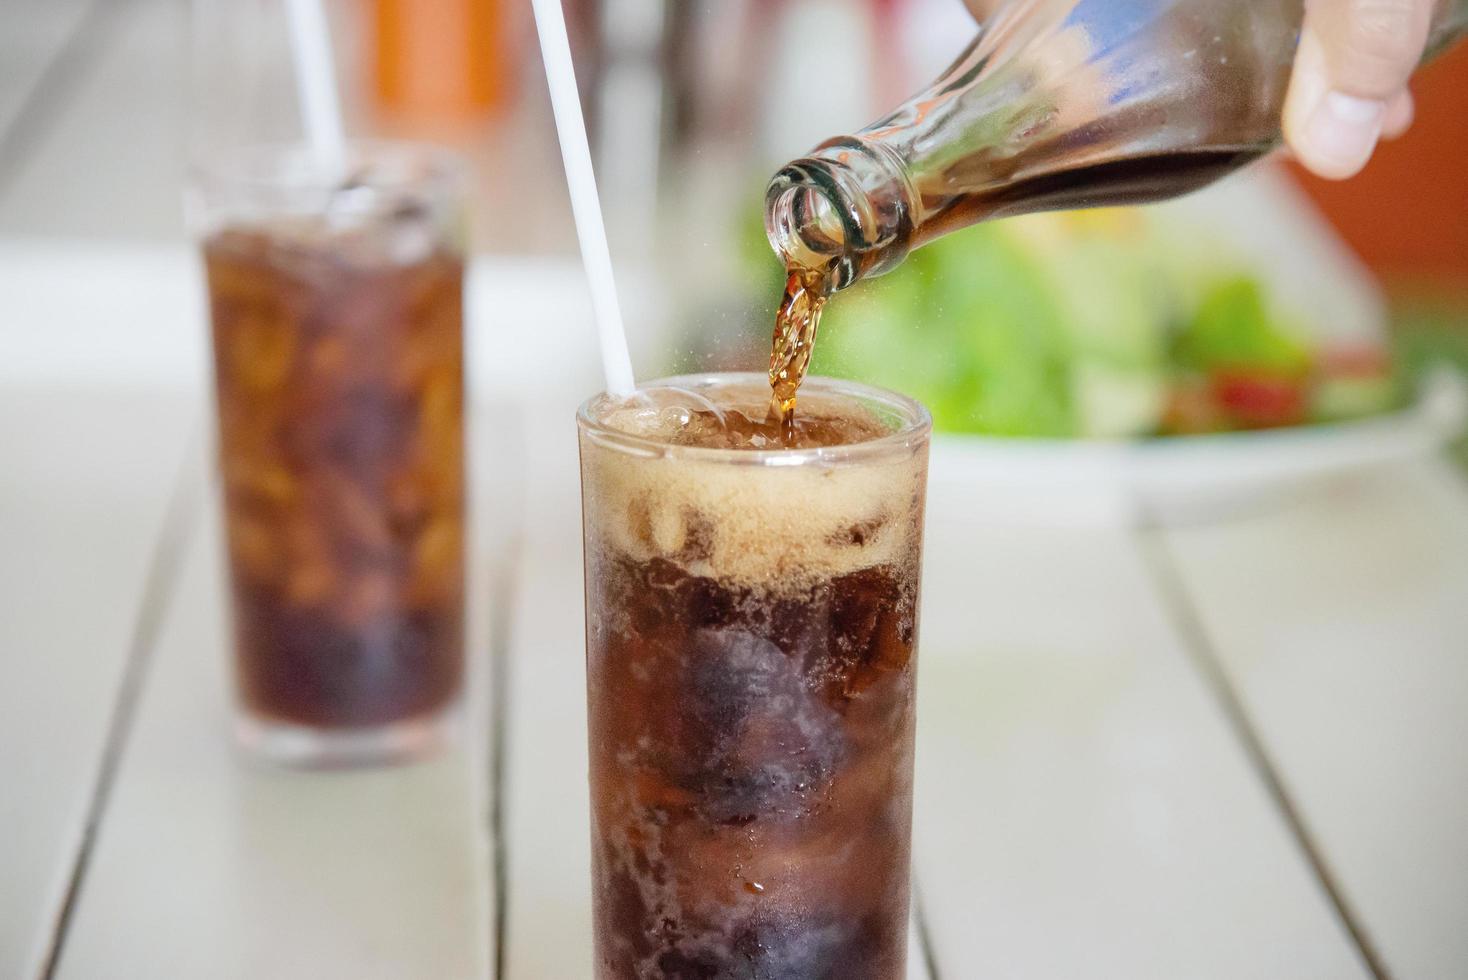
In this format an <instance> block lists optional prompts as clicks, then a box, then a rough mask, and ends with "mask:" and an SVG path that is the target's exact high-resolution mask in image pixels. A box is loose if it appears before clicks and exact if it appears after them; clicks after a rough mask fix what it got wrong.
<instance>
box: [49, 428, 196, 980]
mask: <svg viewBox="0 0 1468 980" xmlns="http://www.w3.org/2000/svg"><path fill="white" fill-rule="evenodd" d="M202 452H203V448H202V442H201V440H200V439H198V438H197V437H196V438H193V439H191V440H190V448H189V449H188V451H187V452H186V453H185V454H184V458H183V460H182V462H181V463H180V465H179V468H178V472H177V474H176V475H175V477H174V480H173V490H172V491H171V492H170V494H169V499H168V506H167V510H166V511H165V513H164V517H163V525H162V527H161V529H160V530H159V534H158V540H157V542H156V543H155V544H154V546H153V551H152V553H151V554H150V555H149V557H148V570H147V573H146V576H145V579H144V585H143V595H142V600H141V602H139V604H138V615H137V618H136V619H135V620H134V622H133V629H132V635H131V636H130V637H129V640H128V649H127V659H126V662H125V664H124V667H123V672H122V678H121V680H120V681H119V683H118V687H117V696H116V697H115V698H114V699H113V702H112V711H111V717H110V718H109V720H108V724H107V735H106V741H105V743H104V744H103V746H102V757H101V760H100V763H99V765H98V768H97V775H96V779H95V780H94V782H93V784H92V792H91V794H90V796H89V797H88V801H87V809H86V816H85V819H84V820H83V823H82V831H81V836H80V839H79V840H78V841H77V846H76V856H75V857H74V858H73V860H72V865H71V872H70V874H69V875H68V876H67V881H66V887H65V890H64V892H63V894H62V899H61V905H60V907H59V908H58V909H57V910H56V914H55V917H54V918H53V920H52V926H51V939H50V942H49V943H47V945H46V951H45V954H44V956H43V957H42V960H41V964H40V967H39V969H38V970H37V972H36V977H37V978H38V980H53V978H54V977H55V976H56V970H57V968H58V967H59V966H60V963H61V956H62V953H63V952H64V951H65V946H66V937H67V932H68V930H69V929H70V927H71V922H72V917H73V915H74V913H75V911H76V907H77V901H78V900H79V899H80V897H81V892H82V888H83V887H84V886H85V885H86V877H87V868H88V866H89V864H90V862H91V857H92V852H93V850H94V849H95V847H96V844H97V835H98V832H99V831H100V829H101V826H102V820H103V817H104V816H105V815H106V812H107V803H108V800H109V799H110V797H111V795H112V789H113V786H114V785H115V783H116V780H117V772H118V769H119V767H120V766H121V764H122V758H123V754H124V752H125V750H126V748H127V742H128V736H129V734H130V733H131V731H132V728H133V722H134V721H135V720H136V717H137V710H138V703H139V701H140V700H141V699H142V694H143V688H144V687H145V686H146V684H147V682H148V677H149V674H150V670H151V667H152V664H153V654H154V651H155V649H156V647H157V642H158V633H159V629H160V628H161V626H162V624H163V619H164V615H165V613H166V612H167V611H168V607H169V604H170V601H171V600H172V598H173V596H174V594H175V593H176V592H177V590H178V585H179V574H180V572H181V571H182V567H183V560H184V555H185V553H186V550H187V547H188V544H189V541H190V540H191V539H192V537H193V535H194V534H195V533H197V531H198V529H199V525H200V520H201V518H202V516H203V508H204V492H203V491H204V481H201V480H200V479H199V473H200V472H201V470H202V463H201V459H200V455H201V453H202Z"/></svg>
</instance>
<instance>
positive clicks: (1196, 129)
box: [765, 0, 1468, 293]
mask: <svg viewBox="0 0 1468 980" xmlns="http://www.w3.org/2000/svg"><path fill="white" fill-rule="evenodd" d="M1303 19H1304V0H1013V2H1011V3H1009V4H1007V5H1006V6H1005V7H1004V8H1003V9H1002V10H1001V11H1000V12H999V13H998V14H997V15H996V16H995V17H993V18H992V19H991V20H990V22H989V23H988V24H987V25H986V26H985V27H984V28H983V29H982V31H981V32H980V34H979V36H978V37H977V39H976V40H975V41H974V42H973V44H972V45H971V46H970V47H969V48H968V49H967V50H966V51H965V52H964V53H963V54H962V55H961V56H960V57H959V59H958V60H957V61H956V62H955V63H954V64H953V66H952V67H951V68H949V69H948V71H947V72H946V73H944V74H943V76H942V77H940V78H939V79H938V80H937V81H936V82H935V83H934V84H933V85H932V86H931V87H930V88H928V89H927V90H926V91H923V92H921V93H920V94H918V95H917V96H915V97H914V98H913V99H911V100H910V101H909V102H907V103H906V104H905V105H902V106H900V107H899V108H898V109H896V110H895V111H894V112H892V113H891V114H889V115H887V116H886V117H884V118H883V119H880V120H878V121H877V122H875V123H873V124H872V125H870V126H868V127H867V128H865V129H863V130H861V131H860V132H858V133H856V134H855V135H851V136H838V137H836V138H834V139H831V140H827V141H826V142H825V143H822V144H821V145H820V146H818V147H816V149H815V150H813V151H812V152H811V153H810V155H809V156H806V157H804V158H802V159H799V160H796V161H794V162H792V163H790V164H788V165H787V166H785V167H784V168H782V169H781V170H780V171H779V173H777V174H776V175H775V178H774V180H773V181H772V182H771V183H770V186H769V190H768V192H767V195H766V199H765V226H766V230H767V232H768V235H769V239H770V244H771V245H772V246H773V247H774V249H775V251H776V252H777V253H778V254H779V256H780V258H781V259H782V260H784V262H785V264H786V266H787V268H789V269H792V270H806V271H807V272H819V274H820V275H819V278H820V279H821V280H822V282H821V286H822V289H821V291H822V292H824V293H829V292H832V291H835V290H838V289H842V288H845V287H846V286H849V285H851V284H852V283H853V282H855V281H857V280H858V279H861V278H863V277H865V276H872V275H879V274H881V273H884V272H888V271H890V270H892V269H893V268H895V267H896V266H897V265H899V264H900V263H901V262H902V260H903V259H904V258H905V257H906V256H907V253H908V252H909V251H911V250H912V249H914V248H917V247H918V246H920V245H923V244H926V243H927V242H930V241H932V240H934V239H935V238H938V237H941V236H942V235H945V234H947V233H948V232H951V231H956V230H958V229H960V228H964V227H967V226H968V225H971V224H975V223H976V222H979V221H984V220H987V219H990V218H999V217H1006V216H1009V215H1016V214H1023V213H1027V212H1034V211H1047V210H1058V209H1066V208H1083V207H1095V206H1103V205H1119V204H1138V203H1145V202H1149V201H1158V200H1163V199H1166V198H1170V197H1176V196H1179V195H1181V194H1185V193H1188V192H1190V191H1193V190H1197V189H1198V188H1201V187H1203V186H1205V185H1207V184H1210V183H1212V182H1213V181H1214V180H1217V179H1218V178H1220V177H1222V176H1224V175H1226V174H1228V173H1230V172H1231V171H1234V170H1236V169H1238V168H1239V167H1242V166H1244V165H1245V164H1247V163H1250V162H1251V161H1253V160H1256V159H1258V158H1259V157H1261V156H1263V155H1264V154H1266V153H1268V152H1269V151H1270V150H1272V149H1273V148H1274V147H1276V146H1277V145H1278V144H1279V142H1280V139H1281V135H1280V116H1281V110H1282V107H1283V104H1284V99H1285V92H1286V90H1287V88H1288V85H1289V79H1290V71H1291V67H1292V63H1293V60H1294V55H1295V48H1296V45H1297V44H1298V41H1299V35H1300V25H1301V22H1302V21H1303ZM1465 28H1468V0H1440V3H1439V6H1438V8H1437V10H1436V12H1435V14H1434V20H1433V27H1432V32H1431V36H1430V41H1429V45H1428V53H1429V56H1430V55H1432V54H1435V53H1436V52H1437V51H1439V50H1441V49H1442V48H1443V47H1445V46H1446V45H1447V44H1448V43H1449V42H1451V41H1452V40H1453V39H1454V38H1456V37H1457V36H1458V35H1459V34H1461V33H1462V32H1463V31H1464V29H1465Z"/></svg>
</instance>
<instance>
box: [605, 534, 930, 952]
mask: <svg viewBox="0 0 1468 980" xmlns="http://www.w3.org/2000/svg"><path fill="white" fill-rule="evenodd" d="M714 519H717V517H715V518H714ZM873 532H874V528H871V527H861V526H853V527H852V528H851V529H850V530H849V532H848V533H849V534H850V535H851V536H852V537H851V541H850V542H849V543H850V544H851V545H853V546H855V547H860V546H861V544H862V543H863V542H864V540H865V538H864V536H865V535H869V534H872V533H873ZM689 547H690V548H693V549H696V548H697V547H698V545H697V541H696V539H695V540H692V541H691V543H690V545H689ZM692 557H693V556H692V555H691V554H690V558H692ZM586 574H587V596H588V597H589V601H588V617H589V621H588V626H587V669H588V690H589V702H590V730H591V733H592V737H591V792H592V808H593V818H592V820H593V835H592V836H593V881H594V890H595V899H596V901H595V907H596V951H597V973H596V975H597V977H598V978H599V980H642V978H651V977H657V978H667V980H746V978H754V977H760V978H767V980H897V978H900V977H902V976H903V975H904V973H903V971H904V958H905V949H906V935H905V934H906V928H907V890H908V851H909V835H910V815H909V814H910V809H911V801H912V752H913V717H914V715H913V708H914V705H913V678H914V672H913V666H914V664H913V654H914V645H915V642H916V637H915V626H916V614H917V609H916V602H917V586H918V572H917V555H916V545H915V544H914V547H913V554H912V555H911V557H910V560H908V561H905V562H904V563H903V564H901V565H880V566H876V567H870V568H866V569H862V570H860V571H856V572H852V573H849V574H845V575H839V576H836V577H832V578H828V579H826V580H824V581H820V582H818V583H816V584H815V585H814V586H813V587H812V588H811V589H810V590H809V591H808V592H802V593H800V594H796V595H788V594H784V595H782V594H778V593H777V594H773V595H772V594H767V593H765V592H763V591H762V590H759V589H751V588H748V587H739V586H735V585H733V584H730V583H728V582H725V581H721V580H720V579H719V578H718V577H717V576H716V575H715V576H713V577H709V576H706V575H699V574H695V573H694V572H692V571H690V570H689V568H688V567H686V565H685V563H684V562H683V561H682V560H681V559H680V560H677V561H673V560H664V559H652V560H649V561H641V562H639V561H634V560H630V559H628V558H626V557H625V556H621V555H618V554H616V553H614V552H611V551H608V550H604V549H602V548H599V547H597V546H596V545H595V543H594V541H591V540H590V539H589V541H588V550H587V572H586Z"/></svg>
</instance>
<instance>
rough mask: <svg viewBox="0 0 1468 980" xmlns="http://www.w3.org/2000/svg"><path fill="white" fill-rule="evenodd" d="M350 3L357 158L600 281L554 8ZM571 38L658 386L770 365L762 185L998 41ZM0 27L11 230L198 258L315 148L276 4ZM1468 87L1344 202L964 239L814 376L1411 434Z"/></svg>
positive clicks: (934, 30) (683, 17)
mask: <svg viewBox="0 0 1468 980" xmlns="http://www.w3.org/2000/svg"><path fill="white" fill-rule="evenodd" d="M328 6H329V12H330V15H331V17H332V21H333V26H334V31H335V34H336V38H337V45H338V62H339V73H340V77H341V82H342V90H343V93H344V97H345V99H346V102H347V114H348V129H349V132H351V133H352V134H355V135H366V136H391V137H408V138H416V139H427V140H432V141H435V142H441V143H447V144H450V145H453V146H455V147H457V148H458V149H460V150H462V151H463V152H464V153H465V154H467V155H468V156H469V157H470V159H471V160H472V162H473V168H474V175H475V186H474V193H473V195H472V201H473V229H472V242H473V247H474V248H475V249H476V250H477V251H479V252H483V253H495V254H501V255H515V256H521V257H525V256H529V257H535V258H546V259H549V260H552V262H554V260H573V259H574V257H575V237H574V229H573V228H572V225H571V222H570V218H569V208H568V205H567V201H566V196H565V192H564V190H563V184H562V177H561V171H560V163H559V155H558V152H557V148H556V144H555V140H554V131H553V128H552V123H551V119H550V116H549V104H548V100H547V97H546V91H545V85H544V81H543V78H542V76H541V68H540V62H539V57H538V49H537V46H536V43H535V36H534V27H533V24H532V23H531V18H530V16H529V10H528V8H527V7H526V6H525V5H523V4H518V3H509V2H504V0H417V2H414V3H411V4H410V3H408V2H407V0H332V2H331V3H330V4H329V5H328ZM566 10H567V13H568V19H569V21H570V25H571V29H572V31H573V35H574V37H573V43H574V45H575V49H576V57H577V61H578V66H579V74H580V79H579V80H580V83H581V86H582V90H583V96H584V103H585V107H586V110H587V113H588V121H589V126H590V129H591V136H592V139H593V141H594V145H595V152H596V158H597V163H598V167H599V179H600V182H601V185H602V196H603V200H604V202H606V210H607V213H608V223H609V228H610V234H611V237H612V244H613V248H614V251H615V255H616V261H617V265H618V270H619V274H620V276H621V279H622V290H623V293H624V299H625V301H626V302H627V303H628V308H629V322H631V323H632V324H633V332H634V335H633V347H634V356H635V358H636V360H637V366H638V368H639V373H640V374H642V375H643V376H647V375H649V374H660V373H667V372H669V371H676V370H692V369H704V368H714V367H739V368H748V367H753V366H757V365H758V364H759V363H760V362H761V359H762V357H763V350H762V348H763V346H764V345H765V344H766V343H767V338H766V334H767V333H768V323H769V321H770V314H771V311H772V307H773V303H774V300H775V292H776V291H777V289H778V283H779V276H780V271H779V267H778V265H777V263H776V262H775V261H774V260H773V258H772V257H771V256H770V253H769V249H768V247H767V246H766V245H765V243H764V238H763V232H762V229H761V226H760V216H761V193H762V189H763V186H764V182H765V180H766V179H767V178H768V176H769V174H771V173H772V172H773V170H774V169H775V168H776V167H777V166H778V165H779V164H780V163H782V162H784V161H785V160H788V159H790V158H792V157H794V156H796V155H799V154H800V153H801V152H802V151H804V150H805V149H807V148H809V147H810V146H813V145H814V144H815V143H816V142H818V141H819V140H821V139H823V138H825V137H827V136H830V135H833V134H837V133H842V132H849V131H852V130H854V129H856V128H858V127H860V126H861V125H863V124H864V123H865V122H867V121H870V120H871V119H872V118H875V117H876V115H878V114H879V113H880V112H881V111H883V110H884V109H886V108H889V107H891V106H892V105H895V104H896V103H898V102H899V101H901V100H902V99H904V98H905V97H906V95H908V94H910V93H911V92H913V91H915V90H916V89H917V88H918V87H920V86H921V85H922V84H923V83H925V82H926V81H927V80H930V79H931V78H932V77H934V76H935V75H936V74H937V73H938V72H939V71H940V70H941V69H942V68H943V67H945V66H946V64H947V63H948V62H949V61H950V60H951V59H952V58H953V57H954V56H955V55H956V54H957V53H958V51H959V50H960V49H961V48H962V47H963V46H964V45H965V44H966V42H967V40H968V39H969V38H970V37H971V36H972V33H973V26H972V22H971V21H970V20H969V17H968V15H967V14H966V13H965V12H964V11H963V10H962V8H961V5H960V4H958V3H956V2H952V0H871V2H859V3H858V2H846V0H719V2H714V0H688V2H678V3H669V2H666V0H601V2H596V0H567V4H566ZM0 18H3V20H4V23H3V25H0V26H3V41H0V43H3V45H4V46H5V59H4V71H5V80H4V82H5V83H4V85H3V89H0V131H3V133H4V140H3V143H0V232H3V233H5V234H8V235H17V236H35V237H40V238H60V237H65V238H69V239H73V240H79V241H94V242H95V241H108V240H111V241H116V240H132V241H140V242H155V243H156V242H176V241H179V240H182V239H183V238H184V227H183V221H182V212H181V209H180V205H179V202H180V200H181V193H182V186H183V181H184V177H185V172H186V168H187V166H188V162H189V160H191V159H198V158H199V157H200V155H202V154H207V153H209V152H211V150H212V149H213V148H218V147H221V146H224V147H227V146H232V145H240V144H242V143H249V142H258V141H262V140H278V139H286V138H291V137H292V136H294V135H295V134H296V133H297V132H298V127H299V123H298V118H297V114H296V109H295V104H294V98H293V89H292V86H291V78H290V71H289V59H288V49H287V46H286V41H285V32H284V23H283V15H282V14H281V12H280V7H279V5H278V4H273V3H270V2H266V0H192V2H185V0H113V2H86V0H54V2H45V3H43V2H40V0H10V2H8V3H6V4H5V5H4V7H3V9H0ZM1465 82H1468V53H1465V52H1462V51H1459V52H1456V53H1454V54H1452V55H1450V56H1449V57H1447V58H1445V59H1443V60H1442V61H1441V62H1440V63H1438V64H1435V65H1433V66H1431V67H1430V68H1429V69H1428V70H1426V71H1425V72H1423V73H1422V74H1421V76H1420V78H1419V80H1418V82H1417V85H1416V89H1417V95H1418V100H1419V102H1418V109H1419V112H1418V121H1417V124H1416V126H1415V127H1414V128H1413V130H1412V131H1411V133H1410V134H1409V135H1408V136H1407V137H1406V138H1405V139H1404V140H1402V141H1400V142H1398V143H1395V144H1392V145H1389V146H1387V147H1385V148H1384V149H1383V150H1382V152H1381V153H1380V154H1379V155H1378V157H1377V158H1376V159H1375V160H1374V161H1373V163H1372V164H1371V166H1370V168H1369V169H1368V170H1367V172H1366V174H1365V175H1364V176H1363V177H1362V178H1361V179H1360V180H1357V181H1354V182H1351V183H1348V184H1343V185H1332V184H1328V183H1326V182H1323V181H1318V180H1314V179H1310V178H1308V177H1304V176H1302V175H1301V174H1300V173H1298V172H1297V171H1295V170H1293V169H1292V168H1290V167H1289V166H1287V165H1276V166H1273V167H1272V168H1265V169H1262V170H1260V171H1257V172H1255V173H1253V174H1251V175H1249V176H1246V177H1244V178H1242V179H1240V180H1236V181H1232V182H1230V184H1229V185H1228V186H1226V187H1225V188H1222V189H1220V190H1219V191H1215V192H1213V193H1212V194H1205V195H1202V196H1200V197H1198V198H1195V199H1193V200H1191V201H1188V202H1185V203H1183V204H1181V205H1179V206H1175V207H1170V208H1161V209H1152V210H1147V211H1126V212H1107V213H1102V214H1092V215H1083V216H1068V217H1040V218H1034V219H1027V220H1025V221H1021V222H1011V223H1006V224H1003V225H998V226H994V227H990V228H979V229H974V230H971V231H969V232H966V233H964V234H962V235H959V236H955V237H954V238H952V239H950V240H947V241H945V242H943V243H941V244H940V245H939V246H937V247H935V248H933V249H930V250H928V251H926V252H923V253H920V254H919V255H918V256H917V257H916V258H915V260H914V261H913V262H911V263H909V266H908V267H907V268H904V269H903V270H901V271H900V272H898V273H897V274H895V275H893V276H890V277H888V278H886V279H884V280H879V281H876V282H873V283H870V284H868V285H866V286H864V287H862V288H860V289H859V290H857V291H856V294H855V295H853V296H852V297H851V298H850V299H847V300H844V301H843V302H842V303H840V304H837V305H836V307H835V309H834V311H833V313H832V315H831V317H830V319H829V321H828V325H827V327H826V329H825V331H824V338H825V341H824V343H823V344H822V345H821V346H820V348H819V353H818V355H817V362H816V370H818V371H823V372H826V373H837V374H849V375H859V376H862V377H865V378H867V379H868V380H872V381H875V382H877V383H883V384H888V385H892V386H895V387H899V388H903V389H904V390H908V391H911V392H912V393H914V394H916V395H918V396H919V397H920V398H922V399H923V400H924V401H926V402H928V403H929V404H930V405H932V406H933V408H934V410H935V413H936V415H937V418H938V422H939V427H940V429H943V430H947V431H955V432H968V433H981V434H999V435H1020V436H1076V435H1084V436H1134V435H1135V436H1148V435H1155V434H1160V433H1189V432H1199V431H1214V430H1219V429H1235V428H1254V427H1262V426H1277V425H1291V424H1298V423H1308V422H1313V421H1328V420H1332V419H1339V418H1342V417H1346V416H1356V415H1362V414H1369V413H1372V412H1379V411H1386V410H1389V409H1391V408H1393V407H1396V406H1399V405H1400V404H1402V403H1403V402H1404V401H1405V400H1409V399H1410V397H1411V390H1412V389H1411V380H1410V379H1411V378H1413V377H1415V372H1417V371H1418V370H1419V369H1420V365H1421V364H1422V363H1423V362H1424V360H1426V359H1429V358H1441V357H1446V358H1450V359H1452V358H1456V359H1458V360H1459V361H1460V362H1461V361H1462V358H1463V357H1464V346H1465V344H1468V340H1465V327H1464V322H1465V312H1464V311H1465V310H1468V299H1465V297H1468V219H1465V217H1464V216H1465V214H1468V188H1465V182H1464V181H1463V180H1462V179H1461V157H1460V150H1459V148H1460V147H1461V146H1462V145H1463V140H1464V137H1465V128H1468V112H1465V109H1468V84H1465ZM1270 171H1272V172H1270ZM955 269H963V270H966V273H965V274H961V275H955V274H954V270H955ZM536 339H537V338H535V337H527V336H524V335H523V334H522V335H520V336H518V337H517V338H515V343H516V346H514V347H512V348H509V349H506V350H505V351H503V353H506V354H509V353H510V352H511V351H513V352H514V358H515V359H517V360H518V361H519V362H520V363H521V364H522V366H523V367H524V371H523V373H522V374H521V376H523V377H531V376H536V375H544V374H545V373H546V369H547V368H548V364H547V363H546V362H544V361H542V360H540V359H539V358H540V356H541V355H542V354H544V355H549V356H556V357H559V358H561V359H562V360H561V361H560V363H561V364H562V367H563V368H564V366H565V362H564V357H565V353H566V352H565V351H563V350H559V349H558V347H557V345H554V344H544V345H537V344H535V343H534V341H535V340H536ZM582 346H583V347H585V348H586V351H585V352H586V353H587V355H588V356H589V354H590V345H589V344H583V345H582ZM980 346H982V347H983V350H982V351H980V350H979V349H978V348H979V347H980ZM537 351H539V353H537ZM573 353H574V352H573ZM506 359H509V358H508V357H507V358H506ZM939 362H941V363H942V367H941V369H939V368H935V364H937V363H939ZM1001 362H1002V364H1003V370H1002V371H996V370H995V367H996V365H998V364H1000V363H1001ZM514 376H515V375H514V373H513V372H506V374H505V377H503V378H501V379H499V380H502V381H506V382H509V381H513V380H514ZM563 376H564V375H563ZM574 377H576V379H577V380H578V381H582V380H586V381H590V380H592V377H593V376H591V375H589V374H587V373H578V374H575V375H574Z"/></svg>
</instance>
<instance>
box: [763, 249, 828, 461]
mask: <svg viewBox="0 0 1468 980" xmlns="http://www.w3.org/2000/svg"><path fill="white" fill-rule="evenodd" d="M787 272H788V275H787V277H786V280H785V295H784V296H783V297H782V298H781V300H780V309H779V311H778V312H777V313H776V314H775V336H774V339H773V341H772V342H771V345H770V392H771V400H770V417H771V418H772V419H776V420H778V421H780V422H781V423H782V424H783V425H784V427H785V431H786V434H787V437H790V436H791V435H792V433H793V430H792V428H791V427H792V426H793V424H794V419H795V396H796V393H797V392H798V391H799V390H800V385H801V383H802V382H803V381H805V373H806V371H807V370H809V369H810V358H811V354H813V353H814V352H815V343H816V331H817V330H818V329H819V328H820V325H821V313H822V311H823V310H825V308H826V300H827V299H829V298H830V295H831V288H832V286H831V276H830V274H829V273H828V272H827V271H825V270H822V269H790V270H787Z"/></svg>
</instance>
